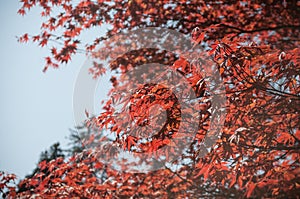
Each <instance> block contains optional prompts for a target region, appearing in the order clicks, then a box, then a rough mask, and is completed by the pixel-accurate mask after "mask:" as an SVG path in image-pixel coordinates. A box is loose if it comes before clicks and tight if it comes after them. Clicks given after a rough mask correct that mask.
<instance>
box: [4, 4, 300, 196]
mask: <svg viewBox="0 0 300 199" xmlns="http://www.w3.org/2000/svg"><path fill="white" fill-rule="evenodd" d="M22 3H23V6H22V7H21V9H20V10H19V13H20V14H21V15H24V14H25V13H26V12H27V11H28V10H29V9H30V8H31V7H33V6H39V7H41V8H42V9H43V11H42V13H41V15H42V16H43V17H44V18H45V22H44V23H43V24H42V26H41V33H40V34H39V35H35V36H30V35H29V34H25V35H24V36H22V37H20V41H21V42H27V41H29V40H32V41H33V42H38V43H39V45H41V47H44V46H47V45H48V42H50V41H56V42H58V43H57V45H56V46H55V47H53V48H52V50H51V52H50V53H51V55H50V56H49V57H48V58H47V59H46V66H45V68H48V67H58V64H60V63H67V62H68V61H69V60H70V59H71V57H72V56H73V55H74V54H76V53H77V52H78V51H80V50H83V51H84V52H86V53H87V54H90V55H92V56H93V57H94V58H95V60H98V61H99V60H100V61H101V60H105V59H107V58H109V57H114V55H115V54H118V52H119V51H122V50H123V49H120V48H119V49H118V48H114V46H109V45H108V46H105V45H104V47H103V48H105V49H106V50H105V51H103V50H101V48H100V50H99V49H98V50H96V49H97V48H96V47H97V45H98V44H99V43H100V42H102V41H104V43H105V40H106V39H107V38H109V37H111V36H113V35H116V34H118V33H122V31H124V32H126V31H130V30H136V29H139V28H147V27H161V28H168V29H173V30H176V31H178V32H181V33H184V34H189V35H190V38H191V43H192V45H191V49H193V47H195V46H196V45H200V46H202V47H203V49H204V50H203V52H202V53H203V56H206V57H210V58H211V59H210V60H202V61H199V62H190V61H187V60H185V59H184V58H182V57H180V56H178V55H176V53H174V52H166V51H164V50H159V49H149V48H144V49H143V48H141V49H139V50H135V51H131V52H128V53H126V54H124V55H122V56H121V57H118V58H117V59H116V60H114V61H113V62H112V63H111V64H110V66H109V69H110V70H111V71H113V72H114V73H115V74H116V75H115V76H113V77H112V78H111V83H112V89H111V92H110V93H113V92H114V91H115V90H117V89H118V91H123V92H125V93H126V92H128V88H129V87H130V85H132V84H137V82H135V81H134V80H131V81H129V82H128V81H126V80H124V78H122V77H124V76H125V75H126V74H128V71H130V70H131V69H132V68H136V67H137V66H139V65H143V64H148V63H157V64H163V65H165V67H166V70H167V68H171V69H173V70H175V71H177V72H178V73H180V74H181V76H182V78H183V79H186V80H187V82H188V83H189V85H190V86H191V87H192V90H193V92H194V93H195V94H196V97H197V99H199V100H200V102H199V104H197V107H198V109H197V110H198V111H199V117H197V120H195V117H193V116H191V117H190V118H188V120H187V121H188V122H194V123H196V124H197V126H198V128H197V132H196V134H195V138H194V140H193V141H192V142H191V143H190V145H189V146H188V150H187V151H185V153H183V154H182V155H181V157H179V158H178V160H176V161H174V162H172V166H170V165H167V164H164V165H160V166H161V167H160V169H159V170H155V171H150V172H148V173H143V172H140V173H131V172H127V168H126V167H125V166H124V167H122V168H121V169H120V170H116V169H113V166H114V165H113V163H112V164H111V165H110V164H105V163H104V162H102V161H101V158H102V156H103V155H104V156H106V158H107V159H113V158H114V154H115V153H114V152H115V150H117V148H122V149H124V150H126V151H129V152H132V153H144V154H145V156H147V154H148V153H152V152H153V151H161V152H162V153H163V154H165V156H172V153H175V152H176V147H179V146H180V145H185V144H186V143H180V142H176V140H175V141H174V139H173V138H174V137H176V136H177V135H178V129H179V128H180V125H182V120H181V115H182V114H184V111H182V110H181V106H180V103H178V99H177V98H176V96H174V93H172V92H170V90H169V89H168V88H166V87H165V86H163V85H158V84H148V85H143V86H142V87H139V88H138V89H136V90H134V92H133V95H132V96H131V98H130V100H129V102H130V105H129V106H128V107H129V110H130V117H131V119H132V121H135V123H134V124H135V125H137V126H142V127H144V126H147V125H149V120H150V115H153V114H154V115H155V116H156V118H154V119H153V118H152V119H151V120H152V122H153V121H154V122H155V121H159V118H160V117H162V116H161V115H159V113H158V112H159V111H158V110H159V109H157V110H154V111H152V112H151V111H150V109H149V108H150V107H151V106H154V105H159V106H160V107H163V109H165V110H166V113H167V114H166V115H167V116H166V118H167V120H166V123H165V124H164V125H163V128H159V130H158V131H156V133H154V134H151V133H148V131H142V132H136V133H134V131H132V129H134V128H135V126H134V125H132V124H129V123H126V122H127V120H123V121H119V120H117V119H116V118H115V117H114V116H115V113H116V110H115V109H114V107H113V104H114V103H115V101H120V100H122V97H121V96H113V97H112V98H110V99H109V100H107V101H106V102H105V104H104V106H103V112H102V113H100V114H99V115H97V116H96V117H92V118H90V119H89V120H88V121H87V127H88V128H96V129H97V131H95V132H93V133H92V134H91V135H90V136H89V137H88V138H86V139H85V140H83V143H84V144H85V149H84V150H82V151H81V152H80V153H78V154H75V155H73V156H72V157H70V158H69V159H65V160H64V159H63V158H58V159H56V160H53V161H50V162H41V163H40V165H39V166H40V172H38V173H36V174H35V175H34V176H33V177H31V178H26V179H24V180H22V181H21V184H22V185H24V186H27V187H29V188H28V190H26V191H23V192H16V189H14V188H10V189H11V191H9V192H8V197H11V198H14V197H24V198H29V197H30V196H32V195H34V196H36V197H42V198H47V197H59V198H68V197H81V198H210V197H214V198H215V197H216V198H243V197H246V198H250V197H253V198H297V197H298V198H299V195H300V192H299V190H300V162H299V159H300V153H299V152H300V128H299V127H300V125H299V124H300V117H299V111H300V95H299V93H300V48H299V44H300V42H299V38H300V37H299V36H300V14H299V13H300V3H299V1H282V2H281V1H273V0H268V1H218V2H215V1H179V2H177V1H172V0H169V1H156V0H155V1H154V0H150V1H143V0H129V1H115V2H108V1H100V0H99V1H90V0H86V1H85V0H82V1H80V2H79V3H72V2H71V1H69V0H46V1H45V0H43V1H41V0H40V1H39V0H22ZM57 8H59V9H60V10H63V12H61V13H59V14H57V13H56V14H57V15H55V14H53V13H54V12H53V11H55V9H57ZM103 24H109V25H111V28H110V29H109V30H108V31H107V33H106V36H104V37H99V38H95V40H94V42H93V43H87V44H86V45H85V46H84V49H80V48H79V46H78V44H80V35H81V33H82V31H83V30H86V29H89V28H91V27H93V26H101V25H103ZM59 29H60V30H61V29H63V30H64V32H63V34H61V35H59V36H57V35H56V31H58V30H59ZM145 37H146V36H145ZM156 39H158V38H150V37H149V38H147V37H146V40H147V41H148V42H155V40H156ZM119 41H120V40H119ZM119 41H118V40H117V41H115V46H118V42H119ZM121 41H122V40H121ZM123 41H124V40H123ZM59 44H61V45H59ZM168 44H169V43H168V40H166V43H165V45H168ZM129 45H135V44H132V43H131V44H129ZM200 57H201V56H200ZM100 61H99V62H94V63H93V65H92V66H91V70H90V72H91V73H92V75H93V76H94V78H98V77H100V76H101V75H103V74H104V73H105V72H106V70H107V69H106V68H104V65H103V64H101V62H100ZM203 65H209V66H210V65H215V66H216V67H215V68H212V69H211V70H213V69H216V70H217V72H218V73H219V74H220V76H221V77H222V84H223V85H224V86H225V93H222V94H223V95H225V96H226V100H227V101H226V107H225V108H226V118H225V122H224V126H223V127H222V129H221V132H222V135H221V136H220V137H219V138H218V139H217V140H216V143H215V144H214V145H213V147H211V148H210V149H207V148H203V147H202V145H200V144H199V143H201V141H202V140H203V139H204V138H205V136H206V134H207V133H208V130H209V125H210V124H211V122H210V121H211V119H212V114H213V113H212V108H213V107H212V103H211V97H212V95H211V92H210V90H209V88H208V85H207V84H206V83H205V79H204V76H203V71H201V69H202V67H203ZM153 76H154V74H152V73H150V72H149V73H148V74H146V76H145V77H144V78H145V79H147V78H148V79H151V78H153ZM184 94H186V95H189V93H188V91H184ZM124 126H126V127H128V128H131V133H132V134H129V133H128V132H127V131H124ZM103 131H105V132H110V133H114V134H115V135H116V138H115V140H113V142H114V145H101V147H97V146H95V145H97V143H98V144H99V143H105V142H106V141H108V140H109V139H110V138H108V137H107V136H105V135H103ZM129 132H130V131H129ZM141 136H142V137H148V138H149V139H148V140H146V141H145V139H144V140H143V139H140V137H141ZM89 146H91V147H89ZM165 146H171V147H173V149H174V151H171V153H170V154H167V155H166V151H164V148H165ZM179 148H180V147H179ZM95 149H97V150H95ZM203 150H207V154H206V155H205V156H200V155H199V154H201V153H202V152H201V151H203ZM160 155H161V154H160ZM120 161H123V160H120ZM143 161H144V162H146V163H148V164H150V165H152V166H153V167H154V166H155V164H161V163H160V162H147V160H141V162H143ZM121 165H122V164H121ZM174 165H175V166H174ZM130 166H131V165H130V164H129V167H130ZM175 167H176V169H175ZM7 179H10V178H8V177H4V178H2V179H1V184H0V185H1V187H0V188H1V190H4V188H5V187H6V188H7Z"/></svg>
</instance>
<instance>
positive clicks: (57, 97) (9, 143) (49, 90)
mask: <svg viewBox="0 0 300 199" xmlns="http://www.w3.org/2000/svg"><path fill="white" fill-rule="evenodd" d="M20 6H21V4H20V3H19V2H18V1H17V0H14V1H4V0H0V26H1V37H0V43H1V46H0V56H1V67H0V70H1V71H0V91H1V98H0V110H1V116H0V119H1V120H0V127H1V129H0V170H4V171H8V172H12V173H15V174H17V176H18V177H21V178H22V177H24V176H25V175H26V174H29V173H30V172H31V171H32V169H33V168H35V164H36V163H37V161H38V158H39V154H40V153H41V151H44V150H45V149H47V148H49V146H50V145H52V144H53V143H54V142H57V141H59V142H60V143H62V144H63V146H65V145H66V143H67V139H66V136H68V135H69V131H68V128H72V127H74V120H73V110H72V97H73V87H74V82H75V80H76V77H77V74H78V72H79V69H80V67H81V66H82V65H83V63H84V61H85V60H86V57H85V55H84V54H80V55H77V56H76V57H74V58H73V60H72V62H71V63H69V64H68V65H66V66H64V65H63V66H62V67H61V68H59V69H58V70H54V69H49V70H48V71H47V72H46V73H45V74H44V73H43V72H42V69H43V66H44V57H46V56H48V53H49V52H48V50H47V49H42V48H40V47H38V46H37V45H36V44H33V43H28V44H20V43H18V42H17V39H16V38H15V36H20V35H22V34H23V33H25V32H28V33H31V34H36V33H39V27H40V24H41V20H42V19H41V18H40V15H39V9H38V8H34V9H33V10H31V12H29V13H28V14H27V15H26V16H24V17H22V16H20V15H18V14H17V10H18V9H19V7H20ZM101 31H102V29H101ZM96 34H97V35H99V34H98V33H97V32H95V31H94V32H93V33H87V34H86V35H85V37H88V38H92V37H93V35H94V36H95V35H96Z"/></svg>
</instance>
